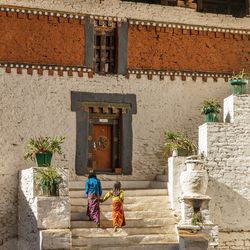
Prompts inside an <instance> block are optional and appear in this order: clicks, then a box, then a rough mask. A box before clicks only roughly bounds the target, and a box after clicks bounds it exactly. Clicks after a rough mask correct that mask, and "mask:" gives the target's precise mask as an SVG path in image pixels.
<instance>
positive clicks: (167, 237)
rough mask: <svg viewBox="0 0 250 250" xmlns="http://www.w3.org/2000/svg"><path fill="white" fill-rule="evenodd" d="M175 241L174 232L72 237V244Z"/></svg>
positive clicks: (94, 244) (116, 244)
mask: <svg viewBox="0 0 250 250" xmlns="http://www.w3.org/2000/svg"><path fill="white" fill-rule="evenodd" d="M170 242H177V237H176V234H165V233H162V234H146V235H128V236H124V237H119V236H111V235H109V236H107V237H103V236H102V237H88V235H85V236H81V237H72V246H119V245H120V246H124V245H129V244H132V245H134V244H145V243H146V244H152V243H158V244H159V243H165V244H166V243H170Z"/></svg>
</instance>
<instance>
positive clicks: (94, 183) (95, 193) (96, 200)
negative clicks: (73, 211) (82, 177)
mask: <svg viewBox="0 0 250 250" xmlns="http://www.w3.org/2000/svg"><path fill="white" fill-rule="evenodd" d="M85 193H86V196H87V197H88V207H87V215H88V217H89V220H90V221H94V222H95V223H96V227H100V197H101V195H102V186H101V181H100V180H99V179H98V178H97V177H96V173H95V171H94V170H90V171H89V177H88V180H87V181H86V185H85Z"/></svg>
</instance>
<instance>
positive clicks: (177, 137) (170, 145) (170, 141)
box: [164, 131, 197, 156]
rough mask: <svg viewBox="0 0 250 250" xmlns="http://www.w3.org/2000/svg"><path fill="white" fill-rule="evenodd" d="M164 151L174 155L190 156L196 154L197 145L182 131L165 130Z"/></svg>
mask: <svg viewBox="0 0 250 250" xmlns="http://www.w3.org/2000/svg"><path fill="white" fill-rule="evenodd" d="M164 151H165V152H166V153H167V154H169V153H171V152H172V153H173V156H175V155H179V156H188V155H191V154H195V153H196V151H197V146H196V145H195V144H194V143H193V142H192V141H191V140H190V139H189V138H188V137H187V136H186V135H185V134H184V133H182V132H172V131H166V132H165V143H164Z"/></svg>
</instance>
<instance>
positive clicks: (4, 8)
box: [0, 5, 85, 20]
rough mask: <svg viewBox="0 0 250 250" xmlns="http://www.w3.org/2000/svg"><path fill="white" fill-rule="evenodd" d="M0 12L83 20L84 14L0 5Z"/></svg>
mask: <svg viewBox="0 0 250 250" xmlns="http://www.w3.org/2000/svg"><path fill="white" fill-rule="evenodd" d="M0 11H1V12H16V13H20V14H33V15H38V16H54V17H64V18H68V19H80V20H83V19H84V16H85V14H80V13H69V12H63V11H55V10H46V9H33V8H26V7H25V8H24V7H17V6H6V5H4V6H1V7H0Z"/></svg>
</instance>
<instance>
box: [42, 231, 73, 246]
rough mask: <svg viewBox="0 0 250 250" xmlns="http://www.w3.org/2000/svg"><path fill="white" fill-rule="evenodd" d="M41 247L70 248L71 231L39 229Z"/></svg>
mask: <svg viewBox="0 0 250 250" xmlns="http://www.w3.org/2000/svg"><path fill="white" fill-rule="evenodd" d="M40 240H41V249H43V250H52V249H55V250H58V249H70V247H71V232H70V230H69V229H64V230H63V229H57V230H55V229H50V230H42V231H40Z"/></svg>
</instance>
